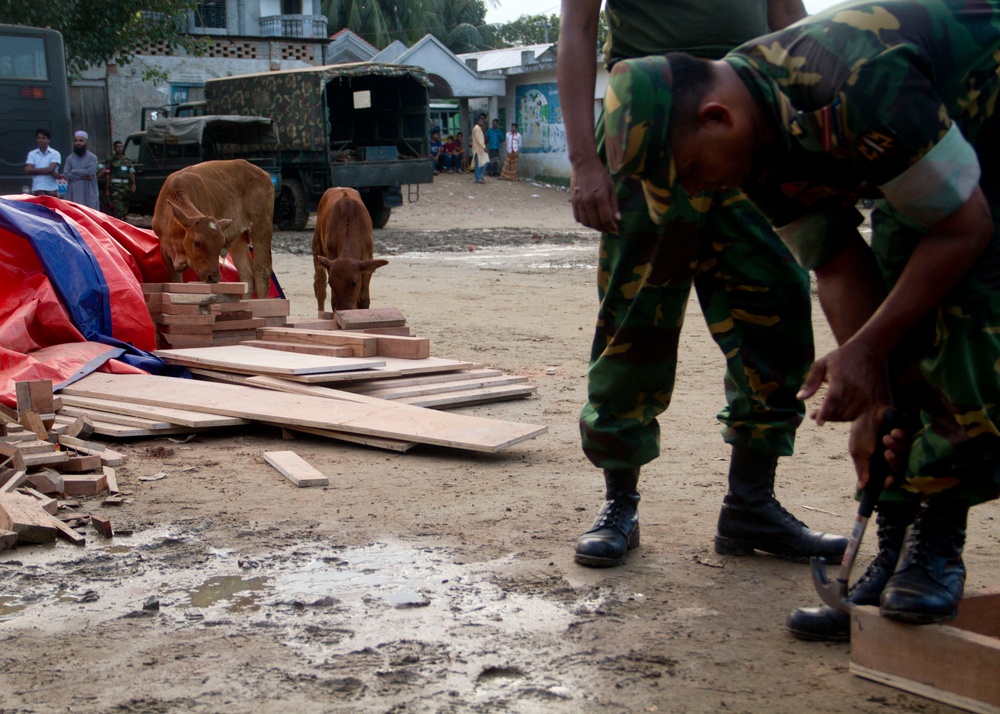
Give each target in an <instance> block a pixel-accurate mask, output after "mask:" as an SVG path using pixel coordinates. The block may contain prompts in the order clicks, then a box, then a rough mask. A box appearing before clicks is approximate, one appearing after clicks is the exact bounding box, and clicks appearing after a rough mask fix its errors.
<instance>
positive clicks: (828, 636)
mask: <svg viewBox="0 0 1000 714" xmlns="http://www.w3.org/2000/svg"><path fill="white" fill-rule="evenodd" d="M876 508H877V509H878V552H877V553H876V554H875V559H874V560H873V561H872V562H871V564H870V565H869V566H868V569H867V570H865V573H864V575H862V576H861V577H860V578H859V579H858V581H857V582H856V583H855V584H854V585H852V586H851V589H850V592H849V593H848V596H847V599H848V601H849V602H850V603H851V604H852V605H878V604H879V597H880V596H881V595H882V589H883V588H884V587H885V584H886V583H887V582H888V581H889V578H890V577H892V573H893V571H894V570H895V569H896V561H898V560H899V551H900V549H901V548H902V546H903V538H904V536H905V535H906V528H907V526H908V525H909V524H910V523H911V522H912V521H913V516H914V514H915V513H916V504H915V503H914V504H909V503H884V504H879V505H878V506H876ZM785 627H786V628H788V631H789V632H791V633H792V634H793V635H794V636H795V637H797V638H798V639H800V640H810V641H820V642H847V641H848V640H850V638H851V616H850V613H847V612H842V611H840V610H834V609H833V608H832V607H829V606H827V605H820V606H819V607H800V608H799V609H797V610H795V611H793V612H792V613H791V614H789V616H788V619H787V620H785Z"/></svg>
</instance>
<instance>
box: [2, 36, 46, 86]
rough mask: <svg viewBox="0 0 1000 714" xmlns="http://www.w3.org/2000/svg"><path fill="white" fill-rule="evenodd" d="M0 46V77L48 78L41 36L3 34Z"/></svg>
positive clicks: (43, 41) (43, 42) (43, 43)
mask: <svg viewBox="0 0 1000 714" xmlns="http://www.w3.org/2000/svg"><path fill="white" fill-rule="evenodd" d="M0 48H2V49H0V77H2V78H4V79H34V80H48V78H49V71H48V68H47V67H46V64H45V40H44V39H43V38H41V37H16V36H11V35H5V36H3V37H2V41H0Z"/></svg>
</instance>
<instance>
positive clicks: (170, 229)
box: [153, 159, 274, 298]
mask: <svg viewBox="0 0 1000 714" xmlns="http://www.w3.org/2000/svg"><path fill="white" fill-rule="evenodd" d="M273 221H274V184H272V183H271V177H270V176H269V175H268V173H267V172H266V171H264V170H263V169H260V168H258V167H256V166H254V165H253V164H251V163H250V162H248V161H244V160H243V159H236V160H234V161H206V162H204V163H201V164H197V165H195V166H189V167H187V168H185V169H181V170H180V171H176V172H174V173H172V174H170V175H169V176H168V177H167V180H166V181H165V182H164V184H163V188H162V189H161V190H160V195H159V197H157V199H156V208H155V209H154V210H153V232H154V233H155V234H156V237H157V238H159V239H160V253H161V254H162V255H163V262H164V263H166V265H167V272H168V273H169V274H170V281H171V282H180V281H181V280H182V279H183V278H181V273H183V272H184V271H185V270H187V269H188V268H193V269H194V270H195V272H197V273H198V279H199V280H201V281H203V282H206V283H217V282H219V280H220V278H221V273H220V272H219V258H220V256H225V255H226V251H229V252H230V255H231V257H232V261H233V265H235V266H236V269H237V270H238V271H239V273H240V281H242V282H245V283H246V284H247V288H248V291H249V292H248V293H247V295H246V297H252V296H253V293H255V292H256V294H257V297H258V298H265V297H267V291H268V288H269V287H270V283H271V231H272V223H273ZM251 244H252V245H253V258H252V259H251V257H250V245H251Z"/></svg>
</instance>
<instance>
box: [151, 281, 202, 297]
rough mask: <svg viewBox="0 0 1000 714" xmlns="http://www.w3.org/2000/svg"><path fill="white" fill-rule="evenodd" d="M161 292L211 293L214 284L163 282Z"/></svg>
mask: <svg viewBox="0 0 1000 714" xmlns="http://www.w3.org/2000/svg"><path fill="white" fill-rule="evenodd" d="M160 292H162V293H183V294H194V295H211V294H212V285H211V284H210V283H162V284H161V285H160Z"/></svg>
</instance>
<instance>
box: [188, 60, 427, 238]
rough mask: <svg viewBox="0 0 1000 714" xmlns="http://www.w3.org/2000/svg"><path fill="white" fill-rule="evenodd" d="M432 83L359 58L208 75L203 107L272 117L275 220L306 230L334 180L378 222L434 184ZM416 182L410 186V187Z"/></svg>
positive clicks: (413, 72) (416, 73)
mask: <svg viewBox="0 0 1000 714" xmlns="http://www.w3.org/2000/svg"><path fill="white" fill-rule="evenodd" d="M429 86H430V82H429V80H428V79H427V74H426V73H425V72H424V70H423V69H421V68H420V67H410V66H406V65H391V64H381V63H377V62H359V63H354V64H342V65H326V66H323V67H307V68H303V69H291V70H281V71H276V72H265V73H261V74H248V75H241V76H235V77H223V78H220V79H211V80H208V81H207V82H206V83H205V103H206V111H207V112H208V113H209V114H241V115H245V116H262V117H270V118H271V119H273V120H274V122H275V125H276V126H277V129H278V135H279V137H280V139H279V146H278V150H279V151H278V153H279V162H278V163H279V165H280V167H281V188H280V191H279V193H278V197H277V200H276V205H275V222H277V223H278V225H279V226H281V227H283V228H286V229H289V228H290V229H292V230H303V229H304V228H305V226H306V221H307V219H308V217H309V211H314V210H316V206H317V204H318V203H319V199H320V197H321V196H322V195H323V192H324V191H326V189H328V188H331V187H333V186H344V187H350V188H356V189H357V190H358V192H359V193H360V194H361V197H362V199H363V200H364V202H365V206H366V207H367V208H368V212H369V213H370V214H371V217H372V223H373V224H374V225H375V227H376V228H382V227H383V226H385V224H386V223H387V222H388V220H389V215H390V212H391V210H392V208H393V207H395V206H401V205H402V204H403V194H402V186H404V185H406V186H408V187H410V188H409V190H408V192H407V193H408V199H409V200H411V201H413V200H416V199H418V198H419V196H420V188H419V184H421V183H430V182H431V181H433V175H434V171H433V167H432V166H431V163H430V161H429V159H428V158H427V156H428V136H427V127H428V124H427V116H428V105H429V101H428V93H427V89H428V87H429ZM414 186H415V188H413V187H414Z"/></svg>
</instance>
